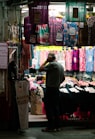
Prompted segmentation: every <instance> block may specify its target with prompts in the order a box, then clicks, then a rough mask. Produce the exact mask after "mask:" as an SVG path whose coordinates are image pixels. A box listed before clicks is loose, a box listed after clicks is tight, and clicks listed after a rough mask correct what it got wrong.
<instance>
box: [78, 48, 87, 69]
mask: <svg viewBox="0 0 95 139" xmlns="http://www.w3.org/2000/svg"><path fill="white" fill-rule="evenodd" d="M79 59H80V60H79V71H85V70H86V50H85V48H80V49H79Z"/></svg>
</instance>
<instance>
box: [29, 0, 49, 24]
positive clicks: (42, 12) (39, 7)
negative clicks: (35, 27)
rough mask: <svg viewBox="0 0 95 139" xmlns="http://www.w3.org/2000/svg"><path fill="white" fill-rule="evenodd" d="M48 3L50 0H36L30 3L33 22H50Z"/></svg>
mask: <svg viewBox="0 0 95 139" xmlns="http://www.w3.org/2000/svg"><path fill="white" fill-rule="evenodd" d="M48 4H49V1H48V0H46V1H43V0H40V1H39V0H36V1H34V2H33V3H31V4H29V5H28V6H29V16H30V21H31V24H48Z"/></svg>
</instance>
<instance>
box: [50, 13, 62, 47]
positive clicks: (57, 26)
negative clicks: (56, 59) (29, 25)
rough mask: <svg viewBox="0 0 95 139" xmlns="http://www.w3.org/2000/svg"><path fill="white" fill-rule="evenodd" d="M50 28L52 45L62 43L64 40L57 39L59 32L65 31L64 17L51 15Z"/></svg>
mask: <svg viewBox="0 0 95 139" xmlns="http://www.w3.org/2000/svg"><path fill="white" fill-rule="evenodd" d="M49 29H50V37H49V42H50V44H51V45H62V41H61V42H60V41H59V42H58V41H56V35H57V32H58V31H60V32H63V30H62V19H61V18H56V17H53V16H52V17H49Z"/></svg>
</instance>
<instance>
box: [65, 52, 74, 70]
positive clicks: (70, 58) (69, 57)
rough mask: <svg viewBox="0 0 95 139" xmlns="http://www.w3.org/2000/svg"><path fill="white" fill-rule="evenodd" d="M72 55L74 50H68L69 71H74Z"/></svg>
mask: <svg viewBox="0 0 95 139" xmlns="http://www.w3.org/2000/svg"><path fill="white" fill-rule="evenodd" d="M72 55H73V51H72V50H67V51H66V70H67V71H72Z"/></svg>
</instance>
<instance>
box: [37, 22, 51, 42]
mask: <svg viewBox="0 0 95 139" xmlns="http://www.w3.org/2000/svg"><path fill="white" fill-rule="evenodd" d="M36 32H37V34H38V35H37V40H38V41H37V42H38V43H40V44H43V45H48V43H49V28H48V24H42V25H37V28H36Z"/></svg>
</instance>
